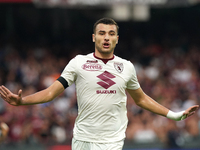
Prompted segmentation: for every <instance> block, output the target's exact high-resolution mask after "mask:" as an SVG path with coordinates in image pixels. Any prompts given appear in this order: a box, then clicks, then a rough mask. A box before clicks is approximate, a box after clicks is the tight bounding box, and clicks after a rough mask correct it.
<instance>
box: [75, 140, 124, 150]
mask: <svg viewBox="0 0 200 150" xmlns="http://www.w3.org/2000/svg"><path fill="white" fill-rule="evenodd" d="M123 145H124V140H122V141H119V142H114V143H94V142H84V141H79V140H76V139H74V138H73V139H72V150H122V148H123Z"/></svg>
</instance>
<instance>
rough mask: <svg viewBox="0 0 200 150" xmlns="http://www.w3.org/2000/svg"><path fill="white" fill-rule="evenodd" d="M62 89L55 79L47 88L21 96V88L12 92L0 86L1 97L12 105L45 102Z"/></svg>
mask: <svg viewBox="0 0 200 150" xmlns="http://www.w3.org/2000/svg"><path fill="white" fill-rule="evenodd" d="M63 91H64V87H63V85H62V84H61V83H60V82H59V81H57V80H56V81H55V82H54V83H53V84H52V85H51V86H49V87H48V88H46V89H44V90H42V91H39V92H37V93H35V94H32V95H28V96H26V97H22V90H21V89H20V90H19V92H18V94H14V93H12V92H11V91H10V90H9V89H7V88H6V87H5V86H0V95H1V98H3V99H4V100H5V101H6V102H8V103H9V104H11V105H14V106H18V105H33V104H39V103H46V102H49V101H51V100H53V99H54V98H55V97H57V96H58V95H59V94H61V93H62V92H63Z"/></svg>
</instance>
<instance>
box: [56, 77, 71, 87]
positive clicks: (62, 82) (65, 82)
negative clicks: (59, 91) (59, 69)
mask: <svg viewBox="0 0 200 150" xmlns="http://www.w3.org/2000/svg"><path fill="white" fill-rule="evenodd" d="M57 80H58V81H59V82H60V83H61V84H62V85H63V86H64V88H65V89H66V88H67V87H68V86H69V84H68V82H67V81H66V80H65V78H63V77H61V76H60V77H59V78H58V79H57Z"/></svg>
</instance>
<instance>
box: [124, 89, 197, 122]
mask: <svg viewBox="0 0 200 150" xmlns="http://www.w3.org/2000/svg"><path fill="white" fill-rule="evenodd" d="M127 91H128V93H129V94H130V95H131V97H132V98H133V99H134V101H135V103H136V104H137V105H138V106H140V107H142V108H144V109H146V110H149V111H151V112H153V113H156V114H158V115H162V116H165V117H167V118H170V119H172V120H176V121H179V120H183V119H185V118H187V117H189V116H191V115H193V114H194V113H195V111H196V110H197V109H198V108H199V105H194V106H192V107H189V108H188V109H187V110H185V111H181V112H177V113H176V112H173V111H171V110H169V109H168V108H166V107H164V106H162V105H161V104H159V103H157V102H156V101H155V100H153V99H152V98H150V97H149V96H148V95H146V94H145V93H144V92H143V90H142V89H141V88H139V89H137V90H131V89H127Z"/></svg>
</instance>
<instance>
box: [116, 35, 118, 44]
mask: <svg viewBox="0 0 200 150" xmlns="http://www.w3.org/2000/svg"><path fill="white" fill-rule="evenodd" d="M118 41H119V35H118V36H117V41H116V44H118Z"/></svg>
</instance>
